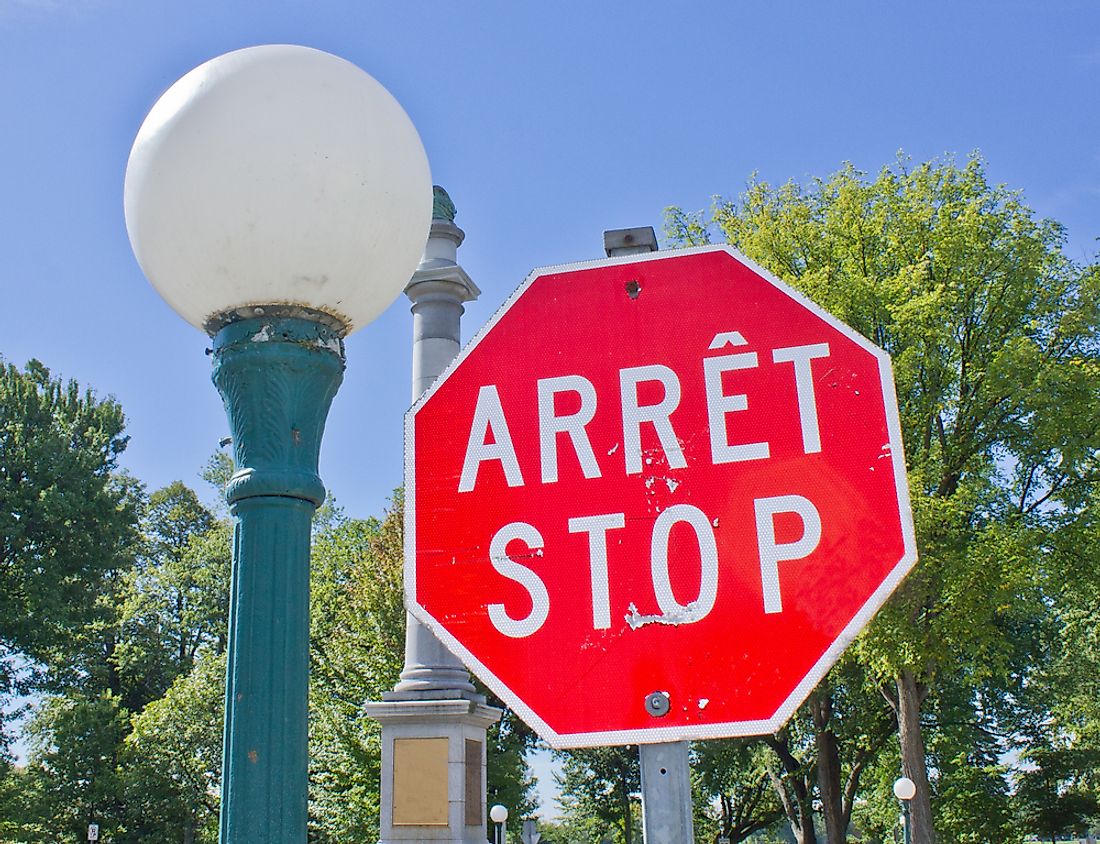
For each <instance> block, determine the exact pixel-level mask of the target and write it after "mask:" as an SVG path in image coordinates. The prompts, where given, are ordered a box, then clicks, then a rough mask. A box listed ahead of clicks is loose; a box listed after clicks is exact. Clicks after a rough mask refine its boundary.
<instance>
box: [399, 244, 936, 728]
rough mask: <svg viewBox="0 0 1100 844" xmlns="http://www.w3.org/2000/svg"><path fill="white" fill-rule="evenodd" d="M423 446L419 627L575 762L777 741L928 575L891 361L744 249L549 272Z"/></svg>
mask: <svg viewBox="0 0 1100 844" xmlns="http://www.w3.org/2000/svg"><path fill="white" fill-rule="evenodd" d="M642 292H644V294H645V295H644V296H643V295H640V294H641V293H642ZM406 448H407V450H408V451H407V456H406V472H407V473H406V519H405V531H406V533H405V539H406V554H405V559H406V577H405V584H406V590H407V604H408V607H409V609H410V611H411V612H412V613H413V614H414V615H415V616H416V617H417V618H419V619H420V620H421V621H422V622H423V623H424V624H425V625H427V626H428V627H429V628H430V629H431V630H432V631H433V632H434V633H435V634H436V635H437V636H438V637H439V638H440V640H441V641H442V642H443V643H444V644H445V645H446V646H447V647H448V648H450V649H451V650H452V651H454V652H455V653H456V654H458V655H459V656H460V657H462V659H463V660H464V661H465V663H466V664H467V665H468V666H469V667H470V668H471V670H473V671H474V673H475V674H477V675H478V676H479V677H480V678H481V679H482V680H483V681H484V682H485V683H486V684H487V685H488V686H489V687H490V688H492V689H493V691H494V692H495V693H496V694H497V695H499V696H500V697H501V698H502V699H503V700H505V701H506V702H507V703H508V704H509V705H510V706H512V708H513V709H515V711H516V712H517V713H518V714H519V715H520V716H521V717H522V718H524V720H526V721H527V722H528V723H529V724H531V725H532V727H534V728H535V729H536V730H537V731H538V732H539V733H540V734H541V735H542V736H543V737H544V738H545V739H546V740H547V741H548V742H549V743H550V744H551V745H553V746H555V747H571V746H584V745H594V744H627V743H645V742H657V741H661V742H663V741H678V740H681V739H693V738H717V737H723V736H732V735H753V734H760V733H767V732H773V731H774V730H775V729H778V727H779V726H781V725H782V723H783V722H784V721H785V720H786V718H787V717H789V715H790V714H791V713H792V712H793V711H794V709H796V708H797V706H798V705H799V704H800V703H801V702H802V700H804V699H805V697H806V696H807V695H808V694H809V691H810V690H811V689H812V688H813V686H814V684H815V683H816V682H817V681H818V680H819V679H820V678H821V677H822V676H824V674H825V672H826V671H827V670H828V669H829V667H830V666H831V665H832V663H833V662H834V661H835V660H836V658H837V657H838V656H839V655H840V653H841V652H842V650H843V649H844V647H845V646H846V645H847V643H848V642H850V641H851V640H852V639H853V638H854V637H855V636H856V634H857V633H858V632H859V630H860V629H861V627H862V626H863V625H864V624H866V622H867V621H868V620H869V619H870V617H871V616H872V615H873V613H874V612H875V611H876V610H877V609H878V607H879V606H881V604H882V603H883V602H884V601H885V600H886V598H887V597H888V596H889V594H890V592H891V591H892V589H893V588H894V586H896V584H897V583H898V582H899V581H900V579H901V578H902V577H903V576H904V574H905V573H906V571H908V569H909V568H910V567H911V566H912V564H913V562H914V561H915V550H914V542H913V532H912V517H911V515H910V513H909V505H908V493H907V489H906V486H905V465H904V455H903V452H902V443H901V434H900V424H899V422H898V416H897V409H896V399H895V397H894V392H893V382H892V375H891V372H890V367H889V360H888V358H887V356H886V355H885V353H884V352H882V350H880V349H878V348H877V347H875V346H874V345H873V344H871V343H870V342H868V341H867V340H865V339H864V338H862V337H860V336H859V335H858V334H856V333H855V332H853V331H852V330H851V329H849V328H847V327H846V326H844V325H842V324H841V323H839V322H838V321H837V320H836V319H834V318H833V317H831V316H829V315H828V314H826V313H825V312H823V311H821V309H820V308H818V307H817V306H816V305H814V304H813V303H812V302H809V301H808V300H806V299H805V298H804V297H802V296H801V295H799V294H798V293H796V292H794V291H792V290H790V289H789V288H787V287H786V286H785V285H783V284H782V283H781V282H779V281H777V280H776V279H774V278H772V277H771V276H769V275H768V274H767V273H765V272H764V271H762V270H760V269H759V268H758V267H754V266H753V265H751V264H750V263H748V262H747V261H745V260H744V259H743V258H741V257H740V256H737V255H736V254H735V253H733V252H732V250H728V249H725V248H716V247H711V248H704V249H698V250H684V251H682V252H676V253H652V254H650V255H646V256H631V257H630V258H628V259H611V260H609V261H602V262H595V263H592V264H588V265H572V266H568V267H560V268H552V269H548V270H542V271H538V272H536V273H534V274H533V275H532V276H531V277H530V278H529V279H528V281H527V282H526V283H525V284H524V285H523V286H522V287H521V288H520V289H519V290H518V291H517V292H516V293H515V294H514V295H513V296H512V297H511V298H510V299H509V301H508V302H507V303H506V304H505V306H504V307H503V308H502V309H501V310H500V311H499V312H498V313H497V315H496V316H495V317H494V318H493V320H492V321H491V322H490V323H489V324H488V325H487V326H486V327H485V328H484V329H483V330H482V331H481V332H480V333H479V334H478V336H477V337H475V338H474V340H473V341H472V342H471V343H470V344H469V345H468V346H467V348H466V349H465V350H464V351H463V352H462V353H461V355H460V356H459V357H458V358H457V359H456V361H455V363H454V364H453V365H452V367H451V368H450V369H448V371H447V372H445V373H444V374H443V375H442V376H441V377H440V378H439V379H438V380H437V381H436V383H435V384H434V385H433V386H432V388H431V389H430V390H429V392H428V393H426V394H425V396H424V397H423V398H422V399H421V400H420V402H418V404H417V405H416V406H415V407H414V408H413V409H412V410H411V411H410V413H409V415H408V416H407V417H406ZM655 689H656V690H660V691H658V692H654V690H655ZM671 701H675V703H676V706H675V707H674V708H673V707H671V706H670V703H671Z"/></svg>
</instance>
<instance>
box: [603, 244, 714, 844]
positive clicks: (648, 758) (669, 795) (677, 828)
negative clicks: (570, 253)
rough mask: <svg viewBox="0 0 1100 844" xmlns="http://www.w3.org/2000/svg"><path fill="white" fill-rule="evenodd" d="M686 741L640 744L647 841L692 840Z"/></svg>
mask: <svg viewBox="0 0 1100 844" xmlns="http://www.w3.org/2000/svg"><path fill="white" fill-rule="evenodd" d="M603 245H604V251H605V252H606V253H607V255H608V257H611V258H614V257H617V256H619V255H638V254H643V253H646V252H656V251H657V236H656V235H655V234H654V232H653V228H652V227H650V226H645V227H642V228H634V229H614V230H611V231H605V232H604V233H603ZM689 749H690V747H689V745H688V743H687V742H686V741H677V742H664V743H661V744H643V745H640V746H639V748H638V755H639V757H640V759H641V768H642V838H643V839H644V840H645V841H646V842H647V844H666V842H676V844H693V842H694V841H695V831H694V827H693V825H692V819H691V808H692V807H691V776H690V768H689V766H688V753H689Z"/></svg>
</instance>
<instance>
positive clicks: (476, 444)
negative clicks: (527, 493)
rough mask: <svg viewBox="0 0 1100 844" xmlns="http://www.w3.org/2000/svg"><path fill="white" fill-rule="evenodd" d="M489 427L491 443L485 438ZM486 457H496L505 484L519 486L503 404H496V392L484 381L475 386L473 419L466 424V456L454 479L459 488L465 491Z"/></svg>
mask: <svg viewBox="0 0 1100 844" xmlns="http://www.w3.org/2000/svg"><path fill="white" fill-rule="evenodd" d="M489 431H492V432H493V442H491V443H489V442H486V437H487V436H488V434H489ZM486 460H499V461H500V463H501V467H502V468H503V469H504V479H505V480H506V481H507V482H508V486H523V475H522V474H521V473H520V471H519V461H518V460H517V459H516V448H515V446H513V445H512V434H511V432H510V431H509V430H508V422H507V421H506V420H505V419H504V408H502V407H501V406H500V394H499V393H497V388H496V385H495V384H487V385H485V386H484V387H482V388H481V389H480V390H478V393H477V407H476V408H474V421H473V423H472V424H471V425H470V439H469V441H468V442H467V443H466V457H465V459H464V460H463V461H462V475H461V476H460V477H459V481H458V491H459V492H469V491H470V490H472V489H473V488H474V482H475V481H476V480H477V471H478V468H479V467H480V466H481V464H482V463H484V462H485V461H486Z"/></svg>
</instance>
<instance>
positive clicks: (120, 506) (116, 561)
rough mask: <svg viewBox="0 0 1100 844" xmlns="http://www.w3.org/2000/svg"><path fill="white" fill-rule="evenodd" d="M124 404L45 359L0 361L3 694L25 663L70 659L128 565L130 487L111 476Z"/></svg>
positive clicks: (120, 445) (121, 441)
mask: <svg viewBox="0 0 1100 844" xmlns="http://www.w3.org/2000/svg"><path fill="white" fill-rule="evenodd" d="M124 426H125V419H124V417H123V414H122V409H121V408H120V407H119V406H118V404H117V403H116V402H115V401H113V400H112V399H105V400H101V399H98V398H97V397H96V396H95V394H94V393H92V392H91V391H90V390H81V389H80V387H79V386H78V385H77V384H76V383H75V382H73V381H70V382H68V383H63V382H62V381H60V380H58V379H55V378H53V377H52V376H51V375H50V372H49V370H48V369H46V367H44V366H43V365H42V364H41V363H39V362H38V361H34V360H32V361H30V362H29V363H28V364H27V367H26V369H25V370H23V371H20V370H19V369H17V368H15V367H14V366H11V365H3V364H0V695H4V694H6V693H8V692H9V691H11V687H12V685H13V683H14V680H15V679H16V675H17V674H18V673H19V672H18V668H19V666H20V665H24V666H25V665H27V664H28V663H27V660H30V661H31V663H30V664H32V665H37V666H38V667H44V666H55V667H56V666H59V665H63V664H65V663H66V662H68V660H69V657H70V654H71V653H72V651H73V650H74V649H75V644H76V643H75V640H76V639H77V638H78V637H79V636H80V635H81V633H82V631H83V630H84V629H85V628H86V627H87V626H88V625H89V624H92V623H95V622H96V621H98V620H101V619H102V618H103V617H104V615H105V613H109V608H107V607H105V606H104V605H103V603H102V602H101V601H99V600H98V596H99V595H100V593H101V591H102V587H103V583H104V581H105V580H106V579H108V578H109V577H110V576H111V573H112V572H114V571H115V570H117V569H119V568H121V567H124V566H125V565H127V563H128V560H129V556H130V546H131V543H132V541H133V538H134V532H133V522H134V506H135V495H134V488H133V485H132V483H130V482H128V481H126V480H125V479H120V478H117V477H115V476H113V475H112V472H113V471H114V469H115V467H116V461H117V459H118V456H119V454H121V453H122V451H123V449H125V447H126V442H127V437H126V436H125V435H124V433H123V429H124Z"/></svg>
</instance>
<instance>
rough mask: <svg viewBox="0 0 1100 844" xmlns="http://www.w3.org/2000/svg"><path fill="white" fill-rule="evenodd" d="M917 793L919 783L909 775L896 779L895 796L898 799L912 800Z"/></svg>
mask: <svg viewBox="0 0 1100 844" xmlns="http://www.w3.org/2000/svg"><path fill="white" fill-rule="evenodd" d="M916 794H917V784H916V783H915V782H913V781H912V780H911V779H909V777H899V778H898V779H896V780H894V796H895V797H897V798H898V800H912V799H913V798H914V797H915V796H916Z"/></svg>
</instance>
